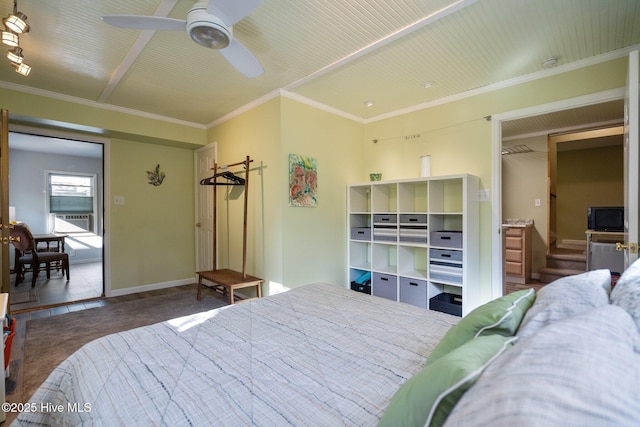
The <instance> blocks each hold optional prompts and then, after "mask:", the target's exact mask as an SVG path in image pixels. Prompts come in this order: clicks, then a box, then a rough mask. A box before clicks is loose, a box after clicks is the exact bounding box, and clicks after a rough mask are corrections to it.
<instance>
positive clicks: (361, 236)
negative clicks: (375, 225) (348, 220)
mask: <svg viewBox="0 0 640 427" xmlns="http://www.w3.org/2000/svg"><path fill="white" fill-rule="evenodd" d="M351 239H353V240H371V227H353V228H352V229H351Z"/></svg>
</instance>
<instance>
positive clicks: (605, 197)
mask: <svg viewBox="0 0 640 427" xmlns="http://www.w3.org/2000/svg"><path fill="white" fill-rule="evenodd" d="M620 139H622V137H620ZM623 163H624V162H623V148H622V145H619V146H615V147H598V148H591V149H585V150H571V151H559V152H558V178H557V187H556V188H557V193H558V194H557V196H558V199H557V200H558V212H562V215H558V229H557V233H558V242H562V241H563V240H565V239H569V240H585V234H584V232H585V230H586V229H587V208H588V207H589V206H623V205H624V175H623V169H624V165H623Z"/></svg>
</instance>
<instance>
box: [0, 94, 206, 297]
mask: <svg viewBox="0 0 640 427" xmlns="http://www.w3.org/2000/svg"><path fill="white" fill-rule="evenodd" d="M0 107H1V108H5V109H8V110H9V114H10V123H21V124H28V125H30V126H34V127H37V126H43V127H53V128H57V129H62V130H68V131H73V130H76V131H77V130H79V129H80V130H84V132H86V133H94V134H97V135H98V136H102V137H110V138H112V142H111V144H110V145H108V146H107V149H109V147H110V150H111V163H110V170H109V171H105V175H107V173H108V175H110V177H111V181H110V183H109V184H110V185H111V194H112V195H122V196H124V197H125V205H124V206H115V205H113V204H112V201H113V200H106V201H105V203H107V204H110V208H111V229H110V237H111V248H110V249H111V250H110V255H111V279H112V283H111V285H112V289H113V290H114V291H120V292H122V291H123V290H125V291H124V293H128V292H130V291H131V290H130V289H129V290H127V288H135V287H139V286H144V285H156V284H162V283H166V282H173V281H184V280H189V279H191V278H193V277H194V276H195V254H194V252H195V242H194V195H193V193H194V185H193V176H194V170H193V147H197V146H201V145H203V144H205V143H206V131H205V129H204V127H200V126H189V125H187V124H176V123H169V122H166V121H160V120H154V119H150V118H145V117H137V116H132V115H129V114H125V113H122V112H116V111H110V110H104V109H100V108H95V107H92V106H88V105H82V104H76V103H72V102H67V101H61V100H55V99H48V98H45V97H42V96H38V95H32V94H27V93H22V92H17V91H11V90H8V89H0ZM78 125H80V126H78ZM157 164H160V166H161V170H162V171H164V172H165V173H166V174H167V178H166V179H165V182H164V183H163V184H162V185H161V186H160V187H154V186H152V185H150V184H148V180H147V175H146V171H148V170H152V169H153V168H155V166H156V165H157Z"/></svg>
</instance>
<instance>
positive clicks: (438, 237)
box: [430, 231, 462, 248]
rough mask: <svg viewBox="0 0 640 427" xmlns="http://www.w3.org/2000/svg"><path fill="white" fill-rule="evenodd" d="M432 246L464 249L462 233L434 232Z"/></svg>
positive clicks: (432, 233)
mask: <svg viewBox="0 0 640 427" xmlns="http://www.w3.org/2000/svg"><path fill="white" fill-rule="evenodd" d="M430 237H431V246H440V247H442V248H462V231H432V232H431V236H430Z"/></svg>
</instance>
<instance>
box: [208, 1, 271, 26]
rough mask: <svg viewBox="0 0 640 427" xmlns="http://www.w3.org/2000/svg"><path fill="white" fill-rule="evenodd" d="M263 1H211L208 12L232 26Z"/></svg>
mask: <svg viewBox="0 0 640 427" xmlns="http://www.w3.org/2000/svg"><path fill="white" fill-rule="evenodd" d="M260 2H261V0H209V6H208V7H207V12H208V13H210V14H211V15H215V16H217V17H219V18H220V19H222V22H224V23H225V24H227V25H228V26H232V25H233V24H235V23H236V22H238V21H240V20H241V19H242V18H244V17H245V16H247V15H248V14H250V13H251V12H252V11H253V9H255V8H256V7H258V5H259V4H260Z"/></svg>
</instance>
